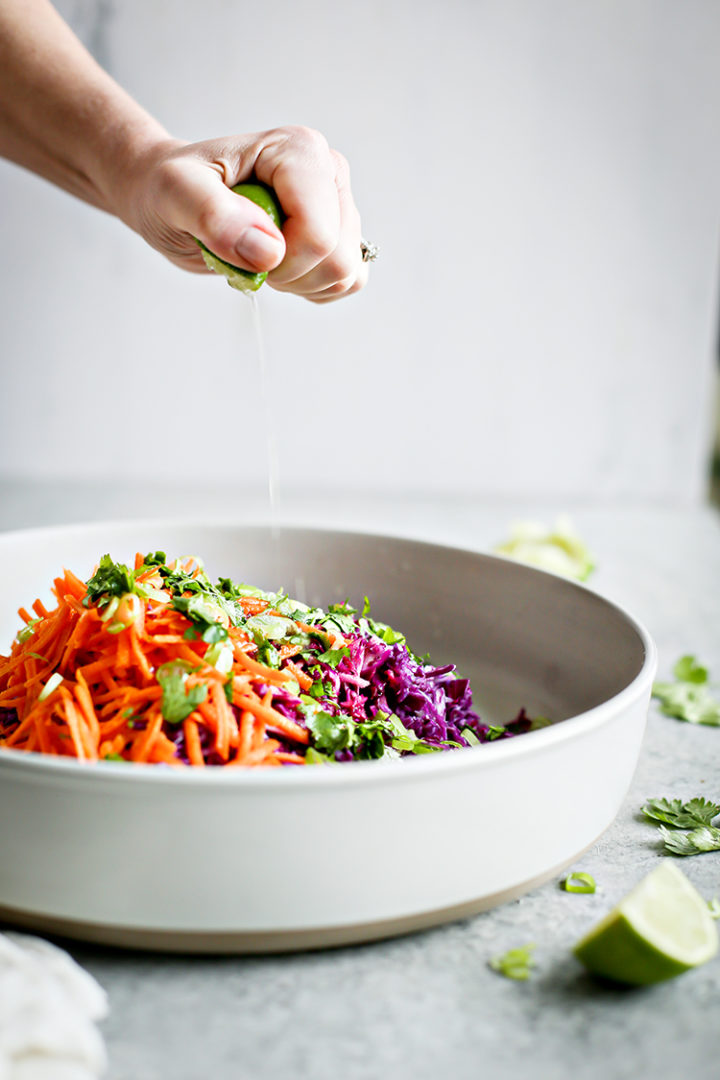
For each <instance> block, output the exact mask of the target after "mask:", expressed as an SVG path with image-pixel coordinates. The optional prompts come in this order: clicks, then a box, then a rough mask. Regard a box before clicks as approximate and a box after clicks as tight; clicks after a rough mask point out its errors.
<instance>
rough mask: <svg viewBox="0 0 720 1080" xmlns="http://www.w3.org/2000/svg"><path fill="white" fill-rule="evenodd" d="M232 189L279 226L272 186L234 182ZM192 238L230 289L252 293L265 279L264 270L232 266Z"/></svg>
mask: <svg viewBox="0 0 720 1080" xmlns="http://www.w3.org/2000/svg"><path fill="white" fill-rule="evenodd" d="M232 190H233V191H234V192H235V194H236V195H242V196H244V198H246V199H250V201H251V202H254V203H255V204H256V206H259V207H260V209H261V210H264V211H265V213H266V214H267V215H268V217H269V218H270V220H271V221H272V222H273V224H274V225H277V227H278V229H279V228H281V226H282V223H283V220H284V218H283V212H282V209H281V208H280V204H279V203H278V201H277V199H276V198H275V193H274V192H273V190H272V188H269V187H267V185H266V184H258V183H247V184H236V185H235V187H234V188H233V189H232ZM194 239H195V243H196V244H197V245H198V247H199V248H200V251H201V252H202V257H203V259H204V261H205V265H206V266H207V268H208V270H213V271H214V272H215V273H216V274H220V275H221V276H222V277H224V278H226V280H227V283H228V285H229V286H230V287H231V288H232V289H237V291H238V292H242V293H254V292H257V290H258V289H259V288H260V286H261V285H262V284H263V282H264V281H266V280H267V273H266V272H264V273H259V274H257V273H254V272H253V271H252V270H243V269H242V267H240V266H233V265H232V263H229V262H225V260H224V259H221V258H220V256H219V255H216V254H215V253H214V252H212V251H210V249H209V248H207V247H206V246H205V244H203V242H202V240H198V239H197V237H195V238H194Z"/></svg>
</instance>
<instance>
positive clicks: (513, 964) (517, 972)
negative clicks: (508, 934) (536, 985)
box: [489, 943, 535, 980]
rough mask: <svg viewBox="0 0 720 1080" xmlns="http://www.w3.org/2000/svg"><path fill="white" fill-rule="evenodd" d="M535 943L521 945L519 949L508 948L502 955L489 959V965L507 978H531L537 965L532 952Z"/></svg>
mask: <svg viewBox="0 0 720 1080" xmlns="http://www.w3.org/2000/svg"><path fill="white" fill-rule="evenodd" d="M534 948H535V945H534V944H532V943H531V944H529V945H521V946H520V948H518V949H508V951H507V952H506V953H503V954H502V956H494V957H493V958H492V960H490V961H489V966H490V967H491V968H492V970H493V971H497V973H498V975H504V976H505V978H506V979H518V980H525V979H529V978H530V972H531V970H532V968H534V967H535V960H534V958H533V955H532V952H533V949H534Z"/></svg>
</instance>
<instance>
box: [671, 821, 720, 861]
mask: <svg viewBox="0 0 720 1080" xmlns="http://www.w3.org/2000/svg"><path fill="white" fill-rule="evenodd" d="M660 835H661V836H662V838H663V840H664V842H665V850H666V851H668V852H669V853H670V854H671V855H703V854H705V852H706V851H720V829H715V828H713V826H712V825H699V826H698V827H697V828H696V829H691V830H690V832H679V831H677V830H676V829H668V828H666V826H665V825H661V826H660Z"/></svg>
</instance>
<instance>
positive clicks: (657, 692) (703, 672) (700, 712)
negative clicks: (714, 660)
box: [652, 656, 720, 727]
mask: <svg viewBox="0 0 720 1080" xmlns="http://www.w3.org/2000/svg"><path fill="white" fill-rule="evenodd" d="M673 674H674V676H675V678H676V680H677V681H676V682H656V683H655V684H654V685H653V689H652V693H653V697H654V698H657V699H658V701H660V703H661V712H663V713H664V714H665V715H666V716H673V717H675V718H676V719H677V720H686V721H687V722H688V723H689V724H704V725H706V726H707V727H720V701H718V700H717V698H716V697H715V696H714V695H713V693H712V691H711V690H710V687H709V685H708V672H707V668H705V667H702V666H701V665H700V664H698V663H697V661H696V659H695V657H694V656H681V657H680V659H679V660H678V662H677V663H676V665H675V667H674V668H673Z"/></svg>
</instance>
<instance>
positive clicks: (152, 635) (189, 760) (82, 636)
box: [0, 553, 312, 767]
mask: <svg viewBox="0 0 720 1080" xmlns="http://www.w3.org/2000/svg"><path fill="white" fill-rule="evenodd" d="M133 565H134V568H135V574H136V581H140V582H141V583H145V584H147V585H149V586H150V588H151V589H152V593H153V595H152V599H145V597H144V593H143V590H142V589H138V590H136V592H135V593H134V594H133V596H132V597H127V598H120V602H119V604H118V601H117V600H116V601H115V605H114V607H113V608H112V609H110V608H107V609H106V607H104V606H103V603H104V604H105V605H107V604H108V603H109V599H108V597H105V599H104V602H101V603H97V602H95V601H91V600H89V599H88V597H89V595H90V594H89V593H88V586H87V585H86V584H85V583H84V582H83V581H81V579H80V578H79V577H77V576H76V575H75V574H74V573H72V571H70V570H64V571H63V574H62V576H59V577H57V578H56V579H55V582H54V587H53V592H54V595H55V599H56V606H55V607H54V608H53V609H52V610H49V609H48V608H47V607H46V606H45V604H43V602H42V601H41V600H39V599H38V600H35V601H34V602H33V603H32V604H31V605H30V608H25V607H21V608H20V609H19V611H18V614H19V617H20V619H21V620H22V622H23V624H24V625H25V629H23V630H22V632H21V633H20V634H19V635H18V637H17V638H16V639H15V641H14V642H13V644H12V647H11V650H10V653H9V655H7V656H2V655H0V749H2V748H4V747H7V748H11V749H14V750H24V751H29V752H33V751H34V752H37V753H42V754H51V755H60V756H65V757H75V758H77V759H78V760H79V761H85V762H92V761H98V760H103V759H106V758H112V759H116V758H119V759H121V760H124V761H128V762H144V763H149V764H164V765H174V766H183V765H190V766H192V767H203V766H206V765H225V766H237V765H243V766H252V767H255V766H263V767H265V766H278V765H283V764H287V765H290V764H303V763H304V750H305V747H306V746H307V744H308V742H309V735H308V730H307V728H306V727H305V726H304V725H303V724H301V723H297V722H296V721H294V720H291V719H289V718H288V717H286V716H285V715H283V713H282V712H281V711H279V709H277V708H274V707H273V694H274V693H277V692H279V689H280V688H281V687H284V686H287V684H288V683H290V684H292V682H293V681H294V682H295V683H296V684H297V685H298V686H300V688H301V690H303V691H305V690H307V689H309V688H310V687H311V686H312V679H311V678H310V676H309V675H308V674H307V673H306V672H305V671H303V669H302V667H301V666H299V664H298V663H296V662H294V661H293V660H292V659H291V656H293V655H296V652H297V650H296V649H295V648H294V647H293V646H290V647H287V648H284V649H283V650H281V652H280V661H279V666H278V667H269V666H267V665H265V664H262V663H260V661H259V660H258V659H257V658H256V656H255V655H254V654H256V653H257V651H258V650H257V646H256V645H255V642H254V641H253V640H252V639H251V637H250V636H249V634H247V633H246V632H245V631H244V630H243V629H242V627H237V626H229V627H227V637H226V638H225V639H224V640H225V641H226V642H227V644H228V645H229V646H230V647H231V650H232V666H231V668H230V670H229V671H228V670H227V668H228V667H229V666H230V658H229V656H228V665H227V666H226V667H225V669H224V670H223V671H220V670H218V668H216V667H215V666H214V665H213V664H212V663H210V662H209V660H206V658H205V656H206V653H207V652H208V649H209V648H210V647H211V646H210V645H208V643H207V642H206V641H205V640H203V639H202V637H201V636H200V635H199V634H197V633H195V632H194V630H193V623H192V621H191V619H190V618H189V617H188V616H186V615H185V613H184V612H183V611H180V610H178V609H176V608H175V607H174V606H173V604H172V602H171V601H172V596H171V593H170V592H166V591H165V590H164V588H163V584H164V579H163V577H162V576H161V575H160V574H159V573H158V570H157V567H156V566H152V565H151V566H148V567H147V568H146V569H144V570H143V566H144V565H145V563H144V557H143V555H142V554H141V553H138V554H136V556H135V558H134V562H133ZM168 565H171V564H168ZM172 569H173V570H178V571H181V572H182V573H184V574H187V575H188V578H189V579H190V580H192V581H196V580H197V579H198V577H199V576H200V575H201V573H202V567H201V565H200V564H199V563H198V562H197V561H196V560H193V559H184V560H178V561H177V562H176V563H175V564H172ZM187 595H189V596H192V595H193V593H192V592H191V591H190V592H188V593H187ZM130 601H132V602H130ZM238 603H239V604H240V605H241V607H242V609H243V611H244V612H245V615H246V616H248V617H249V616H251V615H254V614H259V613H260V612H263V611H266V610H268V608H269V604H268V601H267V600H264V599H262V598H260V597H242V598H241V599H240V600H239V601H238ZM31 612H32V613H31ZM33 613H34V614H33ZM163 665H172V666H171V668H170V670H171V671H173V672H175V675H174V676H173V677H174V678H175V679H176V682H175V684H174V689H173V693H174V697H172V695H171V696H170V699H169V701H170V704H167V710H168V711H165V710H166V701H165V687H164V683H163V681H162V678H161V677H159V676H158V672H159V671H160V669H161V668H162V667H163ZM220 666H221V665H218V667H220ZM177 672H179V674H177ZM58 676H59V677H60V678H59V680H58V678H57V677H58ZM51 678H52V680H53V681H52V683H51V684H50V686H47V684H48V680H50V679H51ZM178 680H179V681H178ZM178 688H179V689H178ZM290 689H291V692H292V685H291V687H290ZM183 693H185V694H186V695H192V697H190V698H189V700H190V701H191V702H192V705H191V708H190V711H189V713H186V714H185V715H184V716H183V715H182V697H181V695H182V694H183ZM178 701H179V702H180V708H181V712H180V713H179V714H177V708H178ZM173 703H174V705H173ZM173 707H174V708H175V710H176V712H175V713H174V712H173V711H172V709H173ZM295 748H297V751H296V749H295Z"/></svg>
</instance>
